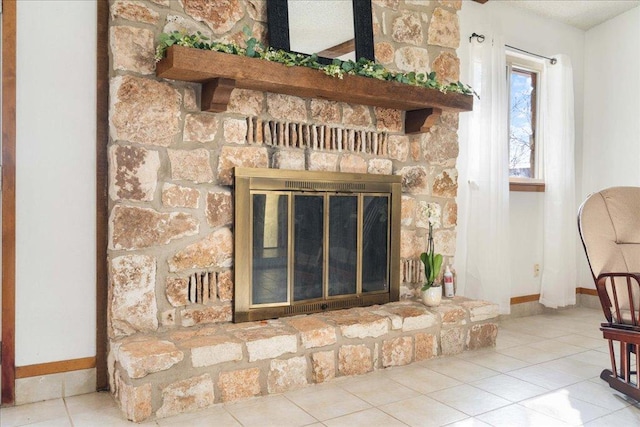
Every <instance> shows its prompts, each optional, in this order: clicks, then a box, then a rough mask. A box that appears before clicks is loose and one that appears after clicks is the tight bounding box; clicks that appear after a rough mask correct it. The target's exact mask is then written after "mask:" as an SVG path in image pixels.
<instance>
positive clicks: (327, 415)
mask: <svg viewBox="0 0 640 427" xmlns="http://www.w3.org/2000/svg"><path fill="white" fill-rule="evenodd" d="M285 396H286V397H287V399H289V400H291V401H292V402H293V403H295V404H296V405H298V406H299V407H300V408H302V409H303V410H305V411H306V412H308V413H309V414H311V415H312V416H313V417H315V418H316V419H317V420H319V421H324V420H328V419H331V418H336V417H341V416H343V415H347V414H350V413H352V412H357V411H362V410H364V409H369V408H371V405H370V404H368V403H367V402H365V401H364V400H362V399H360V398H358V397H356V396H354V395H353V394H351V393H349V392H347V391H346V390H344V389H342V388H339V387H321V386H311V387H307V388H304V389H301V390H296V391H291V392H287V393H286V394H285ZM234 415H235V414H234ZM240 421H242V420H240Z"/></svg>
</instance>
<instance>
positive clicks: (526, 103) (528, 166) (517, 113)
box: [509, 70, 535, 178]
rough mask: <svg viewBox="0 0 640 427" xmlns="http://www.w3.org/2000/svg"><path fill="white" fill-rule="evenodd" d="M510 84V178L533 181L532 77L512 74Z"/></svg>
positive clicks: (523, 73) (520, 72) (533, 111)
mask: <svg viewBox="0 0 640 427" xmlns="http://www.w3.org/2000/svg"><path fill="white" fill-rule="evenodd" d="M509 84H510V91H509V93H510V100H509V106H510V114H509V122H510V123H509V176H519V177H526V178H535V171H534V169H535V168H534V158H535V157H534V154H535V144H534V133H533V130H534V129H535V124H534V120H535V115H534V114H535V106H534V92H533V90H534V85H535V77H534V73H531V72H527V71H521V70H512V71H511V76H510V79H509Z"/></svg>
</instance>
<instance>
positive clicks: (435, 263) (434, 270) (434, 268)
mask: <svg viewBox="0 0 640 427" xmlns="http://www.w3.org/2000/svg"><path fill="white" fill-rule="evenodd" d="M423 209H424V210H425V211H426V212H424V213H425V214H426V216H427V218H428V220H429V221H428V222H429V238H428V240H427V251H426V252H423V253H422V254H420V260H421V261H422V263H423V264H424V285H423V286H422V290H423V291H426V290H427V289H429V288H430V287H432V286H440V285H439V284H437V283H435V281H436V278H437V277H438V275H439V274H440V268H441V267H442V255H441V254H437V253H435V245H434V243H433V229H434V227H435V228H438V227H440V209H439V206H438V204H437V203H427V204H426V205H423Z"/></svg>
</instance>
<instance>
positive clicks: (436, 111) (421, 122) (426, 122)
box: [404, 108, 442, 135]
mask: <svg viewBox="0 0 640 427" xmlns="http://www.w3.org/2000/svg"><path fill="white" fill-rule="evenodd" d="M441 114H442V110H441V109H440V108H423V109H421V110H412V111H407V112H406V114H405V118H404V133H405V134H407V135H413V134H417V133H424V132H428V131H429V128H431V126H433V125H434V124H435V123H436V122H437V121H438V119H439V118H440V115H441Z"/></svg>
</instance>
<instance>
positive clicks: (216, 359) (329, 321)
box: [108, 0, 497, 421]
mask: <svg viewBox="0 0 640 427" xmlns="http://www.w3.org/2000/svg"><path fill="white" fill-rule="evenodd" d="M460 7H461V1H459V0H439V1H430V2H413V1H412V2H410V1H404V0H373V22H374V37H375V47H376V58H377V60H378V61H380V62H381V63H383V64H384V65H385V66H386V67H388V68H391V69H403V70H416V71H430V70H435V71H437V73H438V75H439V76H440V77H441V79H442V80H444V81H456V80H458V72H459V71H458V68H459V61H458V59H457V57H456V54H455V49H456V48H457V47H458V44H459V30H458V18H457V14H456V12H457V10H459V9H460ZM266 20H267V16H266V7H265V2H264V1H260V0H231V1H229V0H225V1H221V0H220V1H218V0H208V1H205V0H181V1H179V2H178V1H169V0H149V1H139V2H137V1H136V2H134V1H128V0H116V1H111V19H110V56H111V67H112V69H111V81H110V145H109V180H110V185H109V196H110V206H109V209H110V219H109V248H108V252H109V260H108V261H109V308H108V334H109V340H110V353H109V370H110V381H111V390H112V392H113V393H114V394H115V396H116V398H117V400H118V402H119V404H120V406H121V407H122V409H123V412H124V413H125V415H126V417H128V418H129V419H132V420H136V421H141V420H143V419H146V418H148V417H150V416H152V415H155V416H157V417H163V416H169V415H173V414H176V413H180V412H184V411H189V410H196V409H199V408H203V407H207V406H209V405H211V404H213V403H215V402H228V401H233V400H237V399H241V398H246V397H251V396H257V395H260V394H267V393H279V392H283V391H286V390H291V389H294V388H296V387H302V386H304V385H306V384H310V383H321V382H324V381H328V380H331V379H332V378H334V377H336V376H341V375H358V374H362V373H366V372H370V371H372V370H375V369H381V368H385V367H389V366H396V365H402V364H407V363H411V362H413V361H418V360H425V359H428V358H431V357H436V356H438V355H447V354H456V353H459V352H461V351H463V350H465V349H468V348H479V347H482V346H486V345H492V344H493V343H494V342H495V335H496V333H497V327H496V325H495V324H494V323H491V319H493V318H494V317H495V316H497V310H496V307H495V306H493V305H491V304H488V303H482V302H475V301H469V300H465V299H464V298H457V299H456V300H453V301H448V302H447V303H446V304H444V305H443V306H442V307H440V308H438V309H435V310H427V309H426V308H425V307H424V306H423V305H421V304H420V303H415V302H412V299H414V298H415V297H416V296H417V295H418V289H419V287H420V283H421V281H422V266H421V262H420V260H419V255H420V253H421V252H422V251H423V250H424V248H425V244H426V230H427V228H428V219H427V217H426V211H427V207H428V206H429V205H431V207H432V208H434V209H435V210H436V211H437V212H439V214H440V215H441V227H440V228H438V229H437V230H435V245H436V248H437V250H438V252H440V253H442V254H443V255H444V257H445V262H446V263H452V262H453V257H454V255H455V239H456V215H457V210H456V202H455V196H456V191H457V172H456V158H457V155H458V145H457V134H456V132H457V127H458V114H457V113H450V112H446V111H445V112H443V113H442V115H441V116H440V118H439V119H438V120H437V121H436V123H435V124H434V126H433V127H432V128H431V130H430V132H428V133H425V134H420V135H412V136H408V135H405V133H404V129H403V112H401V111H399V110H393V109H386V108H380V107H368V106H364V105H355V104H348V103H343V102H333V101H327V100H323V99H307V98H300V97H296V96H288V95H281V94H274V93H267V92H258V91H252V90H241V89H234V90H233V92H232V93H231V98H230V102H229V106H228V108H227V110H226V111H225V112H222V113H206V112H201V111H200V108H199V101H200V96H201V85H200V84H194V83H186V82H178V81H173V80H162V79H158V78H156V76H155V74H154V72H155V62H154V49H155V41H156V40H157V38H158V35H159V34H160V33H161V32H163V31H164V32H167V31H172V30H185V31H187V32H189V33H194V32H196V31H200V32H202V33H203V34H205V35H206V36H208V37H210V38H211V39H214V40H220V41H227V42H229V41H236V42H239V43H242V40H243V39H244V37H245V36H244V35H243V28H244V27H247V28H249V29H251V30H252V31H253V34H254V36H256V37H257V38H259V39H262V40H263V41H264V40H266V26H265V23H266ZM236 168H250V169H252V170H265V171H281V172H282V173H283V174H284V175H286V174H288V173H290V172H285V171H298V172H300V173H303V172H311V173H315V174H319V175H324V174H326V177H328V176H330V174H332V173H343V174H352V176H370V177H373V176H379V177H381V181H388V182H397V184H394V185H397V186H398V187H399V188H400V189H399V190H394V191H395V193H393V194H394V195H393V196H391V197H392V198H393V203H396V202H397V201H398V199H400V204H399V205H398V204H396V205H393V203H391V201H390V199H389V200H387V201H386V202H385V201H384V200H383V197H380V198H379V199H371V196H374V195H375V196H376V197H377V194H374V193H377V192H376V191H371V192H369V191H366V192H364V193H362V194H361V195H358V196H357V197H356V198H355V201H354V199H353V198H346V197H345V198H344V200H338V199H339V196H340V195H343V193H341V192H336V191H334V193H340V194H337V195H335V197H336V198H335V202H336V203H335V206H334V207H333V208H332V210H331V211H327V215H331V214H330V213H329V212H333V213H335V214H336V215H337V218H340V216H341V214H344V213H345V212H349V209H353V204H354V203H355V204H356V205H357V206H364V205H365V204H367V203H371V202H375V203H374V204H373V205H372V206H374V205H376V204H378V205H381V206H384V205H385V203H387V205H386V206H387V207H386V209H387V212H392V216H391V218H392V221H397V222H398V225H399V231H397V234H398V235H399V239H395V240H393V239H392V236H391V234H389V235H388V236H389V239H388V242H387V245H388V246H386V247H387V248H388V249H387V251H388V255H389V264H388V265H382V267H381V269H380V270H376V271H374V270H373V269H369V273H371V274H372V276H371V277H370V278H363V275H362V271H361V270H362V269H361V267H358V265H360V264H359V263H355V264H349V263H347V264H348V266H349V268H341V269H340V271H338V270H337V269H336V270H335V271H334V273H335V274H341V275H342V277H343V278H345V279H344V280H342V279H341V280H342V282H344V283H349V284H350V285H349V286H355V290H356V292H355V293H353V292H351V291H349V290H347V291H344V293H343V294H341V295H355V294H358V291H362V290H363V288H364V287H363V282H366V281H367V280H369V281H370V282H371V283H372V284H374V285H376V286H379V288H376V290H375V291H374V292H373V293H372V295H378V294H377V291H378V290H380V288H384V287H385V286H386V287H387V288H388V290H389V291H388V293H387V295H388V300H384V298H383V300H376V299H375V298H379V297H377V296H376V297H375V298H373V299H372V301H370V302H372V303H376V304H378V303H385V302H387V301H391V300H395V299H399V301H398V302H391V303H388V304H386V305H374V306H371V307H366V308H358V307H356V308H351V309H347V310H337V311H333V312H331V313H317V314H313V315H308V316H294V317H286V318H282V319H275V320H265V321H257V322H248V323H243V324H233V323H232V320H233V317H234V303H235V304H237V301H234V294H236V295H237V293H236V289H235V287H236V285H237V282H238V280H240V279H241V277H242V274H239V273H238V271H237V270H235V269H236V267H237V266H238V264H239V263H240V260H239V259H238V257H242V261H243V262H244V261H246V260H247V257H248V255H247V254H246V252H243V250H246V248H245V245H243V246H241V247H238V246H239V245H238V244H235V245H234V241H235V242H237V241H238V240H237V238H238V235H245V236H249V237H250V240H251V241H252V239H258V240H259V242H260V244H261V245H262V246H261V250H262V255H261V257H260V259H257V258H255V257H254V258H253V261H254V264H253V265H254V267H255V266H257V265H262V266H270V267H273V266H277V265H278V263H281V265H282V263H284V262H287V263H288V262H290V260H289V258H287V257H284V258H283V257H282V256H281V251H282V249H283V248H284V241H285V240H287V242H288V240H289V239H291V238H292V237H289V236H288V235H287V237H284V235H283V234H282V230H283V229H284V228H286V227H284V225H281V226H280V227H273V226H272V227H271V228H270V230H269V231H266V232H265V231H264V230H265V227H264V221H265V220H264V219H262V223H261V224H262V227H263V228H262V230H263V231H262V233H252V232H251V227H247V226H246V224H243V223H242V221H238V220H237V219H235V220H234V214H237V211H235V209H234V208H237V206H235V207H234V196H236V194H235V190H236V187H235V186H234V170H236ZM297 190H301V192H300V194H299V197H308V199H300V206H302V205H304V203H308V210H309V212H317V209H316V208H317V207H318V206H319V203H320V202H319V199H317V198H316V199H314V198H313V197H312V196H314V195H313V194H310V192H307V191H306V190H305V189H303V188H299V189H297ZM303 190H304V191H303ZM307 190H308V189H307ZM349 191H351V190H349ZM390 193H392V192H390ZM398 193H400V194H398ZM344 194H346V193H344ZM287 197H294V196H287ZM322 197H323V198H324V199H323V200H322V206H327V204H328V205H331V201H330V200H329V196H322ZM366 197H370V200H369V199H367V200H365V198H366ZM384 197H388V196H384ZM325 199H326V201H325ZM282 200H285V201H280V200H279V198H277V197H276V198H269V200H268V199H267V197H266V194H265V197H256V198H255V200H254V201H253V203H254V211H253V213H252V215H254V214H255V213H256V210H255V206H256V205H260V206H262V207H261V208H260V209H261V212H262V213H266V212H267V211H270V212H278V210H279V209H284V208H283V207H282V204H283V203H291V202H290V201H289V200H288V199H286V198H285V199H282ZM340 202H344V203H342V205H341V203H340ZM236 205H237V203H236ZM316 205H317V206H316ZM392 205H393V206H396V207H392ZM291 206H292V204H291ZM376 209H377V211H376V212H377V220H378V221H380V220H383V219H384V215H381V214H380V213H381V212H384V208H381V207H380V206H378V207H377V208H376ZM292 215H293V218H294V219H295V215H294V213H291V214H289V216H288V217H287V218H292ZM308 215H309V213H307V216H308ZM323 215H324V214H323ZM244 217H246V215H245V216H244ZM244 217H243V218H244ZM354 218H355V219H354ZM371 218H376V216H375V215H373V216H372V217H371ZM343 219H350V220H352V221H353V220H354V221H355V226H354V228H353V229H352V230H351V232H352V233H353V230H355V234H356V241H355V243H354V242H353V241H350V242H344V244H343V245H342V250H344V249H345V248H346V247H347V246H348V245H353V244H355V245H358V243H357V242H358V241H360V242H361V241H362V237H357V236H358V235H359V234H362V233H363V231H361V230H362V229H361V227H360V226H359V225H358V224H360V223H365V222H366V219H365V217H364V216H362V215H356V216H354V217H352V216H351V215H345V216H344V218H343ZM277 221H282V220H277ZM310 221H311V219H310ZM329 222H331V221H329ZM343 222H344V221H343ZM276 223H277V222H276ZM338 223H340V220H339V219H338V220H334V224H338ZM342 225H344V224H342ZM254 228H255V225H254ZM274 230H275V231H274ZM278 230H280V231H278ZM315 230H316V232H318V228H316V229H315ZM322 233H331V230H330V226H329V227H328V228H326V229H325V228H323V229H322ZM393 233H396V231H394V232H393ZM376 234H377V235H378V236H384V233H376ZM336 236H340V233H339V232H338V231H336ZM336 238H337V237H336ZM358 239H360V240H358ZM305 244H307V247H306V248H305V249H303V245H305ZM314 245H316V246H315V247H313V246H314ZM322 245H325V244H324V243H323V244H322ZM234 246H235V247H234ZM374 246H377V247H385V243H384V242H380V241H376V242H374ZM287 248H289V244H288V243H287ZM297 249H298V251H297V252H299V253H300V254H304V255H305V256H307V257H308V259H309V260H310V259H311V257H312V255H313V254H314V255H315V256H316V260H315V261H313V262H320V263H321V264H318V265H322V266H323V269H325V270H326V269H327V268H328V267H324V265H325V264H322V263H324V262H325V261H324V259H326V257H327V256H333V254H334V252H332V251H331V250H330V249H326V248H324V246H323V247H322V249H321V248H320V247H319V246H318V244H317V243H313V239H312V238H309V239H305V242H299V243H298V246H297ZM313 249H315V252H314V250H313ZM256 253H257V252H256ZM337 253H338V252H335V254H337ZM344 253H346V252H342V254H343V255H335V256H336V257H337V258H339V257H341V258H343V259H344V260H348V259H349V256H347V255H344ZM355 253H356V255H355V256H356V257H362V252H360V255H357V252H355ZM319 254H322V256H323V257H325V258H324V259H323V260H322V261H319V258H318V255H319ZM287 256H288V255H287ZM299 260H302V257H300V258H299ZM294 262H295V260H294ZM299 262H302V261H299ZM305 262H307V261H305ZM260 263H261V264H260ZM383 264H384V263H383ZM313 265H315V264H313V263H311V261H308V262H307V264H306V265H302V264H300V265H298V268H297V270H296V269H295V268H294V269H293V270H291V272H287V273H285V274H287V275H289V276H288V279H287V280H293V281H294V282H295V277H293V276H294V275H295V274H296V273H295V271H298V273H299V274H309V275H313V274H314V271H313V269H312V268H310V267H311V266H313ZM353 265H355V266H356V267H355V269H354V268H353ZM305 268H306V270H305ZM385 268H386V270H385ZM265 271H266V270H263V271H262V272H263V273H264V272H265ZM316 273H317V271H316ZM256 274H257V273H256ZM376 275H377V276H376ZM330 276H331V274H329V276H328V277H330ZM309 277H311V276H309ZM385 277H387V278H388V281H387V283H384V280H380V279H381V278H383V279H384V278H385ZM313 280H316V281H318V282H319V283H320V282H321V283H322V285H321V287H320V288H316V289H315V290H310V291H309V292H311V293H310V294H309V295H311V296H309V297H306V296H305V297H300V298H299V299H300V300H304V301H311V300H313V301H314V302H315V297H316V296H317V293H318V292H321V293H322V294H323V295H329V294H331V293H332V292H333V291H331V290H330V288H329V286H328V284H327V283H329V281H330V280H331V279H329V278H327V276H322V275H321V276H315V278H314V279H313ZM394 283H395V284H394ZM287 289H289V288H287ZM291 289H293V288H291ZM318 289H321V290H320V291H318ZM372 289H373V288H372ZM293 292H294V294H295V290H294V291H293ZM299 292H306V290H305V291H299ZM314 292H315V294H314ZM361 293H362V292H361ZM288 295H290V294H288ZM331 296H336V297H337V295H331ZM265 298H266V297H265ZM278 298H280V299H278ZM385 298H387V297H385ZM293 299H294V300H295V299H296V298H295V295H294V298H293ZM281 300H282V298H281V296H280V297H277V298H276V300H275V301H276V303H278V304H279V303H281V302H282V301H281ZM261 301H262V302H261V304H267V305H269V303H270V302H273V301H272V300H269V299H268V298H267V299H264V300H261ZM329 302H330V301H324V302H320V310H318V311H323V310H322V304H329ZM354 305H360V304H359V303H358V304H354ZM310 311H316V310H310ZM288 314H296V313H288ZM264 317H273V316H272V315H269V316H263V318H264ZM247 320H251V319H247Z"/></svg>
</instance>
